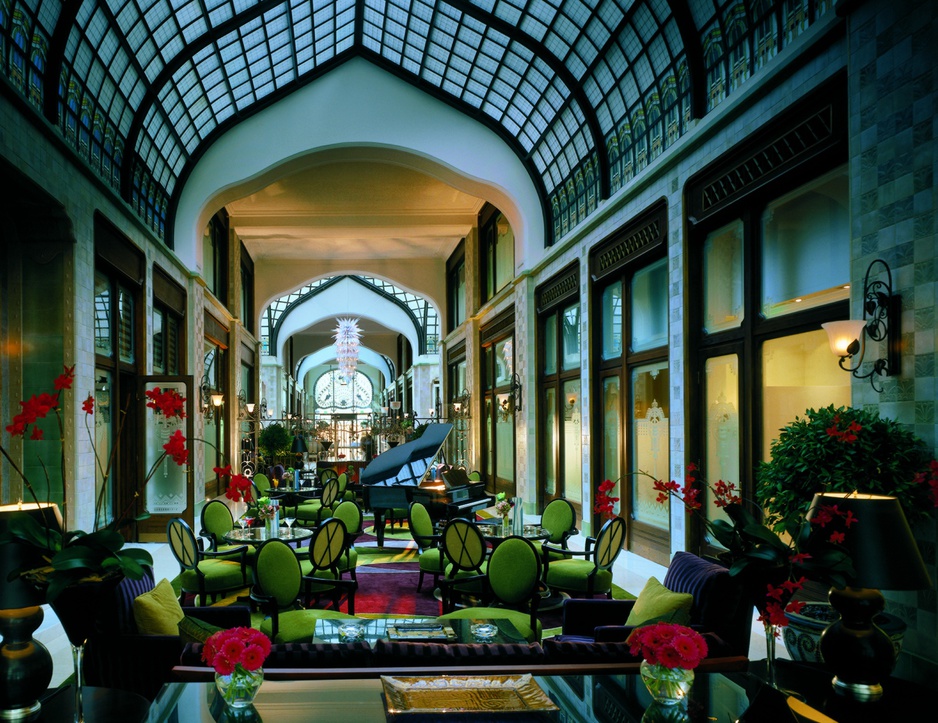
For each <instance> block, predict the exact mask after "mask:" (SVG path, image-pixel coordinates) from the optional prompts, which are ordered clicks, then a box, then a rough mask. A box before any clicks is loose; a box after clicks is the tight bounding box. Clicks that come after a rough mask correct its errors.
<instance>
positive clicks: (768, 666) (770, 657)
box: [763, 622, 778, 688]
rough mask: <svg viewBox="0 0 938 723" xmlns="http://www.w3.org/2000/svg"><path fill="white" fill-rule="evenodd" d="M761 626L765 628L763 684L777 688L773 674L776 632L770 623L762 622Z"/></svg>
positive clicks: (774, 674)
mask: <svg viewBox="0 0 938 723" xmlns="http://www.w3.org/2000/svg"><path fill="white" fill-rule="evenodd" d="M763 625H764V626H765V682H766V683H768V684H769V685H770V686H772V687H773V688H778V680H777V679H776V673H775V642H776V640H777V638H776V635H777V633H778V630H777V628H776V627H775V626H774V625H772V623H768V622H764V623H763Z"/></svg>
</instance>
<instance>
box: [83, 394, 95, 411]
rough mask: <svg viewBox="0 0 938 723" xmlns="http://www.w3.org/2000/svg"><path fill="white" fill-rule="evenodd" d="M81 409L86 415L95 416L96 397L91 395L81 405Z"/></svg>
mask: <svg viewBox="0 0 938 723" xmlns="http://www.w3.org/2000/svg"><path fill="white" fill-rule="evenodd" d="M81 409H82V411H83V412H84V413H85V414H94V397H93V396H91V395H90V394H89V395H88V398H87V399H86V400H85V401H83V402H82V403H81Z"/></svg>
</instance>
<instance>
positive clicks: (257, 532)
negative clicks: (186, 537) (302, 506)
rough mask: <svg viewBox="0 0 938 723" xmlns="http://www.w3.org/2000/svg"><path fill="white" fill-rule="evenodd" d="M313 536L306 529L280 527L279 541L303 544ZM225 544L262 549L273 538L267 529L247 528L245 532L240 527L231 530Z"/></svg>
mask: <svg viewBox="0 0 938 723" xmlns="http://www.w3.org/2000/svg"><path fill="white" fill-rule="evenodd" d="M312 536H313V531H312V530H310V529H308V528H306V527H296V526H294V527H283V526H281V527H280V532H279V533H278V534H277V539H280V540H283V541H284V542H297V543H299V542H302V541H303V540H308V539H309V538H310V537H312ZM224 537H225V542H228V543H231V544H232V545H253V546H254V547H260V546H261V545H263V544H264V543H265V542H267V540H269V539H271V536H270V535H268V534H267V527H245V528H244V529H243V530H242V529H241V528H239V527H236V528H235V529H233V530H231V532H229V533H228V534H226V535H225V536H224Z"/></svg>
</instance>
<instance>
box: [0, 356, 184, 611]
mask: <svg viewBox="0 0 938 723" xmlns="http://www.w3.org/2000/svg"><path fill="white" fill-rule="evenodd" d="M74 377H75V367H74V366H71V367H68V366H66V367H65V370H64V372H63V373H62V374H60V375H59V376H57V377H56V378H55V379H54V380H53V383H52V387H53V391H52V392H43V393H41V394H38V395H37V394H34V395H32V397H30V398H29V399H28V400H26V401H21V402H20V406H21V407H22V411H20V412H19V414H16V415H15V416H14V417H13V420H12V422H11V423H10V424H9V425H7V426H6V431H7V432H8V433H9V434H10V435H11V436H13V437H21V438H23V439H24V440H26V441H27V442H28V441H38V440H42V439H43V438H44V435H45V428H44V427H43V426H42V425H40V424H39V421H40V420H43V419H46V418H47V417H49V416H50V415H54V417H55V419H56V421H57V428H58V433H59V438H60V440H61V441H62V449H63V452H62V456H61V460H60V475H59V483H60V485H61V486H60V495H61V499H62V508H61V520H59V519H58V518H55V517H54V516H53V513H52V509H53V508H52V507H51V506H50V505H48V504H47V501H46V500H42V501H41V500H40V499H39V495H38V494H37V492H36V487H35V485H34V484H33V483H32V482H31V481H30V480H29V479H28V477H27V475H26V474H25V472H24V471H23V470H22V468H21V467H20V466H19V465H18V464H17V463H16V461H15V460H14V459H13V458H12V457H11V456H10V454H9V453H8V452H7V450H6V449H5V448H4V447H3V446H2V445H0V453H2V454H3V456H4V457H5V458H6V460H7V461H8V462H9V464H10V466H11V467H12V468H13V470H14V471H15V472H16V473H17V474H18V475H19V477H20V478H21V479H22V480H23V485H24V487H25V488H26V491H27V493H28V494H29V495H30V497H31V498H32V499H33V501H34V502H35V503H36V505H37V507H39V510H40V519H39V520H37V519H36V518H35V517H33V516H31V515H29V514H26V513H24V514H22V515H14V516H13V517H12V519H11V520H10V524H9V528H8V530H7V532H6V533H5V534H4V535H3V536H2V537H0V544H3V543H7V542H12V541H14V540H16V541H20V542H23V543H26V544H28V545H31V546H32V547H33V548H35V549H36V550H37V552H38V554H39V557H40V558H41V559H42V560H43V561H44V562H45V564H44V565H43V566H41V567H38V568H35V569H32V570H17V571H14V572H13V573H12V576H16V575H23V576H26V577H30V578H32V579H35V580H37V581H39V582H41V583H42V584H45V585H47V590H46V598H47V600H50V601H51V600H54V599H55V598H56V597H57V596H58V594H59V593H60V592H61V591H62V590H63V589H65V588H66V587H68V586H69V585H71V584H73V583H75V582H78V581H80V580H83V579H93V578H99V579H100V578H103V577H106V576H108V575H111V574H113V573H115V572H117V571H120V572H121V573H123V574H124V575H127V576H129V577H131V578H133V579H140V578H141V577H142V576H143V574H144V567H143V566H144V565H147V566H152V565H153V559H152V558H151V556H150V554H149V553H148V552H147V551H146V550H140V549H123V547H124V537H123V535H121V533H120V530H121V529H122V528H123V527H125V526H127V525H129V524H131V523H132V522H134V521H139V520H143V519H146V518H147V517H149V514H148V513H144V514H142V515H138V516H136V517H133V518H132V517H130V515H131V511H132V510H133V506H134V505H135V504H136V502H137V500H138V499H139V497H140V494H141V492H142V489H143V488H144V487H145V486H146V484H147V483H148V482H149V481H150V480H151V479H152V477H153V475H154V474H155V473H156V471H157V469H158V468H159V467H160V465H162V464H163V463H164V462H165V461H166V459H167V458H169V459H170V460H172V461H173V462H174V463H175V464H177V465H180V466H182V465H185V464H187V463H188V461H189V450H188V449H187V448H186V438H185V436H184V435H183V434H182V432H181V431H179V430H176V431H175V432H174V433H173V434H172V435H170V437H169V439H168V440H167V442H166V443H165V444H164V445H163V452H162V453H161V454H160V456H159V457H158V458H157V459H156V460H155V461H154V463H153V465H152V466H151V467H150V469H149V471H148V472H147V474H146V476H145V478H144V480H143V484H142V485H141V486H140V487H139V488H138V489H136V490H135V491H134V494H133V496H132V499H131V500H130V502H128V504H127V506H126V507H125V508H124V509H123V510H122V511H121V512H120V513H119V514H118V515H117V516H115V517H114V519H113V520H111V521H110V522H108V523H106V524H102V518H103V506H104V502H105V499H106V497H105V492H106V490H107V488H108V485H107V480H108V478H109V476H110V473H111V469H112V466H113V463H114V458H115V450H116V447H115V450H112V451H111V454H110V456H109V457H108V459H107V460H106V461H103V460H102V459H101V458H100V456H99V455H98V450H97V448H96V446H95V439H94V435H93V432H92V423H91V421H90V420H91V418H92V416H93V415H94V397H93V396H92V395H90V394H89V395H88V397H87V398H86V399H85V400H84V401H83V402H82V404H81V408H82V410H83V411H84V412H85V429H86V430H87V433H88V436H89V439H90V440H91V447H92V449H93V450H94V457H95V464H96V466H97V468H98V470H99V472H100V474H101V477H102V478H103V484H102V485H101V490H102V491H101V492H100V493H99V494H98V496H97V498H96V500H95V518H94V523H93V524H94V527H93V529H92V531H91V532H86V531H84V530H70V529H69V525H68V519H69V514H68V497H69V492H68V479H67V475H66V466H65V453H64V448H65V444H64V441H65V423H64V420H63V408H62V396H61V395H62V394H63V393H64V392H67V391H69V390H71V388H72V384H73V382H74ZM146 397H147V403H146V406H147V407H148V408H150V409H153V410H154V413H156V414H160V415H163V416H165V417H166V418H175V419H182V418H184V417H185V416H186V414H185V402H186V399H185V397H183V396H181V395H180V394H179V393H178V392H176V391H175V390H173V389H167V390H165V391H164V390H161V389H160V388H159V387H155V388H153V389H151V390H148V391H147V392H146ZM125 418H126V411H124V412H122V417H121V421H120V426H119V428H118V432H117V434H118V436H120V433H121V431H122V430H123V424H124V420H125ZM40 465H41V467H42V469H43V471H44V473H45V477H46V489H48V490H51V489H52V485H53V479H52V476H51V475H50V473H49V469H48V467H46V465H45V464H44V463H43V462H42V460H41V459H40ZM40 520H41V521H40Z"/></svg>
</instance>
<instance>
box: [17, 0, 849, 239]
mask: <svg viewBox="0 0 938 723" xmlns="http://www.w3.org/2000/svg"><path fill="white" fill-rule="evenodd" d="M832 4H833V0H445V1H432V0H334V1H329V0H0V43H2V47H0V64H2V65H0V76H2V77H3V78H4V81H5V85H6V86H7V88H8V89H9V90H10V91H12V92H13V93H14V94H17V95H18V96H19V97H20V99H21V100H22V101H23V103H24V104H25V105H26V106H29V107H30V108H31V109H32V111H33V112H35V113H37V114H39V115H42V116H43V117H44V118H45V119H46V120H47V121H48V122H49V123H50V124H52V125H53V126H54V127H55V128H57V129H58V131H59V132H60V133H61V135H62V136H63V137H64V139H65V141H66V142H67V144H68V145H70V146H71V148H72V149H73V150H74V152H75V153H76V154H77V155H78V156H80V157H81V158H82V159H83V160H84V162H85V163H87V164H88V165H89V166H90V167H91V168H92V170H93V171H94V172H95V173H97V174H98V175H99V176H100V177H101V178H102V179H103V180H104V181H105V183H106V184H107V185H108V186H110V188H111V189H112V190H113V192H114V193H115V194H117V195H119V196H120V197H121V198H122V199H123V200H124V201H125V202H126V203H127V204H129V205H130V206H131V207H132V208H133V209H134V210H135V211H136V213H137V214H138V215H139V216H140V217H141V218H142V219H143V220H144V222H145V223H147V224H148V225H149V227H150V228H151V229H152V230H153V231H154V233H155V234H156V235H157V236H158V237H160V238H162V239H163V240H164V242H165V243H167V244H168V245H169V246H170V247H172V246H173V239H172V238H171V233H170V231H169V229H171V228H172V227H173V224H172V220H173V214H174V208H175V204H176V203H177V201H178V198H179V194H180V192H181V188H182V187H183V185H184V184H185V181H186V178H187V176H188V175H189V174H190V173H191V171H192V168H193V166H194V165H195V164H196V163H197V162H198V160H199V158H200V157H201V156H202V154H204V152H205V150H206V149H207V148H208V147H209V146H210V145H211V143H212V142H213V141H214V140H215V139H217V138H218V137H219V136H220V135H221V134H223V133H224V132H225V131H226V130H228V129H230V128H231V127H233V125H234V124H237V123H238V122H240V121H242V120H244V119H245V118H247V117H248V116H250V115H251V114H253V113H256V112H257V111H259V110H261V109H264V108H266V107H268V106H270V105H271V104H274V103H276V102H277V101H278V100H279V99H281V98H283V97H285V96H286V95H287V94H289V93H291V92H293V91H295V90H297V89H298V88H300V87H302V86H304V85H306V84H308V83H314V82H315V81H316V80H317V79H318V78H321V77H322V76H323V75H325V74H327V73H329V71H330V70H332V69H333V68H335V67H337V66H338V65H340V64H342V63H344V62H345V61H346V60H348V59H349V58H352V57H361V58H364V59H366V60H368V61H369V62H372V63H374V64H375V65H376V66H378V67H380V68H382V69H384V70H386V71H388V72H390V73H393V74H394V75H396V76H398V77H400V78H402V79H404V80H405V81H407V82H409V83H412V84H413V85H414V86H416V87H417V88H419V89H421V90H423V91H425V92H427V93H430V94H432V95H433V96H435V97H437V98H439V99H441V100H443V101H445V102H446V103H449V104H450V105H452V106H453V107H455V108H457V109H458V110H460V111H462V112H464V113H465V114H467V115H468V116H470V117H472V118H474V119H477V120H478V121H479V122H481V123H483V124H485V125H486V126H487V127H489V128H490V129H492V130H494V131H495V132H496V133H498V134H499V136H500V137H501V138H502V139H503V140H504V141H505V142H506V143H507V144H508V145H509V147H510V148H511V149H512V150H513V151H514V153H516V154H517V156H518V157H519V159H520V160H521V161H522V162H523V163H524V164H525V166H526V167H527V169H528V172H529V174H530V175H531V177H532V179H534V182H535V185H536V186H537V187H538V192H539V194H540V196H541V199H542V204H543V208H544V218H545V224H546V228H547V229H549V233H548V238H547V239H546V241H545V242H546V243H547V244H552V243H554V242H556V241H557V240H559V239H560V238H562V237H563V236H564V235H566V234H567V233H569V231H570V230H571V229H572V228H574V227H575V226H576V225H577V224H578V223H579V222H581V221H582V220H583V219H584V218H586V217H587V216H588V215H589V214H590V213H592V212H593V211H594V210H595V209H596V208H597V207H598V206H599V205H601V204H602V202H603V201H604V200H605V199H607V198H608V197H609V196H610V195H611V194H612V193H614V192H615V191H616V190H618V189H619V188H621V187H623V186H624V185H626V184H628V182H629V180H630V179H631V177H632V176H633V175H634V174H635V173H637V172H638V171H640V170H641V169H642V168H644V167H645V166H646V165H648V164H649V163H653V162H654V160H655V158H657V156H658V155H660V154H661V153H662V152H663V150H665V149H666V148H667V147H668V146H669V145H670V144H672V143H674V142H675V141H676V140H677V139H678V138H680V136H681V135H682V134H683V133H685V132H686V131H687V130H688V129H689V128H690V127H692V124H693V122H694V121H695V120H696V119H699V118H701V117H703V116H704V115H705V114H706V113H708V112H709V111H710V110H712V109H713V108H714V107H716V106H717V105H718V104H719V103H720V102H721V101H722V100H723V99H725V98H727V97H729V96H730V95H732V93H733V92H734V91H735V90H736V89H737V88H739V87H740V86H741V85H742V84H743V83H745V82H746V80H747V79H748V78H750V77H751V76H753V75H755V74H756V73H758V72H759V71H760V70H761V69H762V68H763V67H765V66H766V65H767V64H768V63H770V62H771V61H772V58H774V57H775V56H776V55H777V54H778V53H780V52H782V51H783V50H784V48H785V47H786V46H787V45H788V44H790V43H791V42H792V41H793V40H794V39H795V38H796V37H797V36H798V34H799V33H801V32H803V31H804V29H806V28H807V27H808V26H809V25H810V24H811V23H812V22H814V21H815V20H816V19H817V18H818V17H821V16H822V15H824V14H825V13H828V12H831V11H832V10H831V6H832ZM334 170H336V172H337V173H345V174H346V178H347V179H348V178H349V174H350V173H352V172H353V171H354V169H348V168H345V169H342V168H336V169H334ZM378 170H379V171H380V170H387V169H378ZM296 180H297V182H298V185H297V186H296V187H295V188H294V191H295V190H296V189H298V188H301V186H302V183H309V179H305V180H304V179H296ZM408 181H409V182H413V183H415V184H417V185H418V186H420V185H421V184H425V181H424V180H423V179H420V178H410V179H408ZM289 192H290V191H289V189H288V193H289ZM428 192H430V193H432V194H436V196H437V198H436V201H437V202H439V203H445V202H446V201H447V198H446V194H447V193H449V194H450V195H455V194H453V193H452V190H451V189H450V191H449V192H447V191H445V190H443V189H433V190H432V191H430V189H429V188H428ZM268 195H269V196H270V198H268V199H267V200H268V201H269V202H270V204H271V205H270V207H269V208H268V209H266V210H265V209H264V208H261V207H260V206H259V203H258V201H259V199H258V198H254V199H246V200H244V201H243V202H241V207H240V211H241V212H243V213H244V214H247V212H248V211H250V216H251V218H252V219H253V220H252V221H251V223H253V224H254V226H256V227H257V228H258V229H259V230H258V232H257V233H258V235H259V236H260V235H263V233H271V234H281V235H284V236H285V240H284V244H285V246H284V248H285V247H286V246H288V245H289V244H290V243H292V241H291V240H290V239H289V238H286V236H288V235H289V234H288V233H287V232H285V231H284V229H283V228H279V229H272V228H266V229H265V228H264V227H263V226H264V224H263V223H262V222H261V221H260V220H259V219H260V218H261V217H262V216H263V214H264V213H268V214H269V212H272V211H273V210H274V207H275V204H276V201H275V199H274V197H273V195H272V194H268ZM261 200H263V199H261ZM449 200H452V201H453V203H454V204H455V208H457V209H458V212H457V213H456V214H455V215H456V216H459V215H460V214H462V213H463V212H465V211H466V210H467V209H469V210H471V209H472V207H473V206H474V204H477V203H478V201H479V200H478V199H471V198H465V197H461V196H460V197H456V198H453V199H449ZM449 220H453V219H449ZM385 221H387V222H392V221H393V222H395V223H396V221H394V219H392V218H389V217H382V218H380V219H377V218H376V219H375V223H376V224H380V223H384V222H385ZM444 221H445V220H440V223H439V228H437V229H436V230H435V231H436V232H438V235H439V236H441V237H442V238H444V239H445V238H450V237H451V235H452V233H451V230H447V229H446V228H445V226H446V223H444ZM454 222H455V223H462V219H460V218H457V219H455V221H454ZM423 232H424V233H425V235H426V238H427V239H428V240H427V243H428V244H430V245H431V246H432V245H433V244H443V245H444V246H445V245H446V244H447V243H449V242H448V241H445V240H440V238H435V237H434V229H430V228H424V229H423ZM335 233H336V235H341V234H342V233H344V234H345V235H348V236H353V237H357V238H360V239H365V240H366V241H367V236H368V232H367V230H366V229H364V228H350V229H348V230H347V231H344V232H335ZM396 235H397V237H403V236H406V234H404V233H398V234H396ZM326 243H327V239H324V240H323V244H326ZM401 253H406V252H404V251H401ZM437 253H441V252H439V251H438V252H437Z"/></svg>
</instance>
